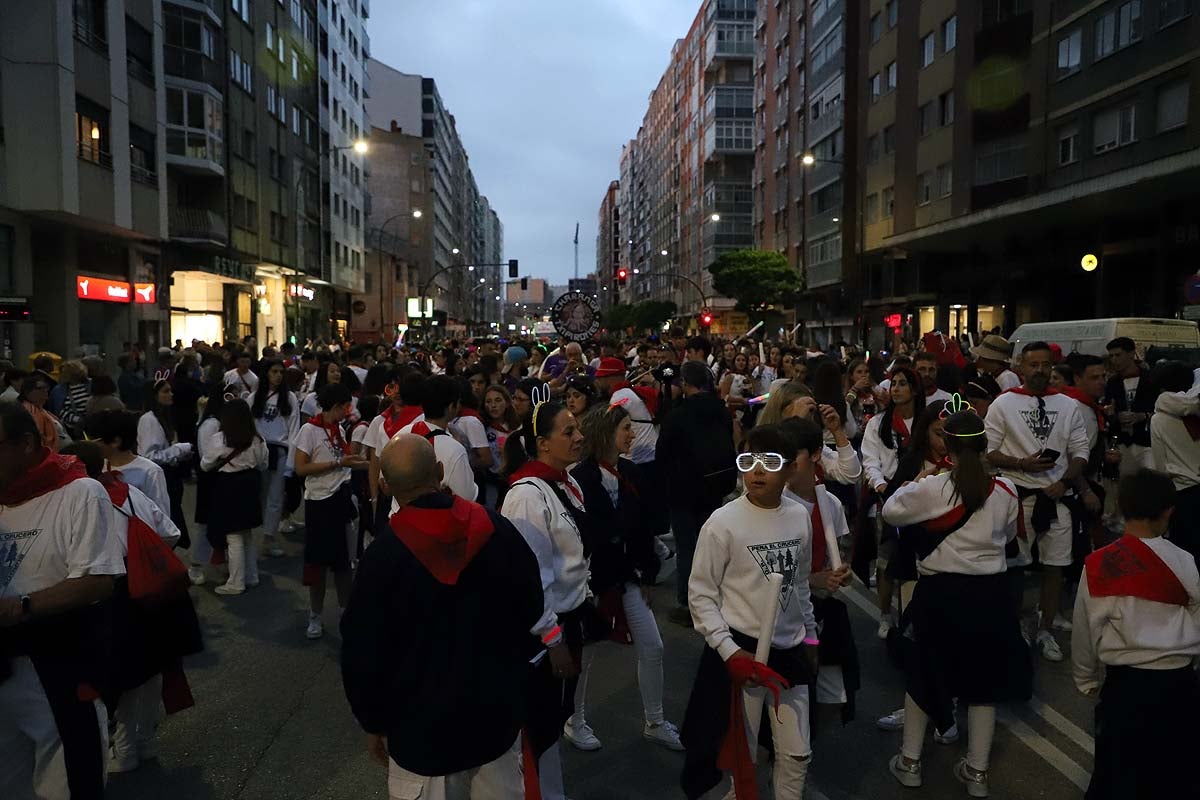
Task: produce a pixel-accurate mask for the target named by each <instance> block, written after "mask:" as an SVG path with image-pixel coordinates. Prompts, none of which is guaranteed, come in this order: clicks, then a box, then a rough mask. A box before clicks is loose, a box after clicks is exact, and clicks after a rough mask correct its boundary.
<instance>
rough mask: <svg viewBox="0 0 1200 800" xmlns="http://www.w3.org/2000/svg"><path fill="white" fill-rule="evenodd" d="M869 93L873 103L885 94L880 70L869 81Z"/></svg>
mask: <svg viewBox="0 0 1200 800" xmlns="http://www.w3.org/2000/svg"><path fill="white" fill-rule="evenodd" d="M867 94H869V95H870V97H871V102H872V103H874V102H875V101H876V100H878V99H879V95H881V94H883V83H882V81H881V79H880V77H879V73H878V72H876V73H875V74H874V75H872V76H871V78H870V80H868V81H867Z"/></svg>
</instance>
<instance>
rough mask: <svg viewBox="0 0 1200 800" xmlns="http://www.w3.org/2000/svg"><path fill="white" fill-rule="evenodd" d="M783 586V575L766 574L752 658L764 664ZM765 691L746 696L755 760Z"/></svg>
mask: <svg viewBox="0 0 1200 800" xmlns="http://www.w3.org/2000/svg"><path fill="white" fill-rule="evenodd" d="M782 588H783V575H781V574H780V573H778V572H772V573H771V574H770V575H768V576H767V589H766V591H764V592H763V595H762V605H761V606H760V607H759V609H758V646H756V647H755V648H754V660H755V661H757V662H758V663H760V664H766V663H767V661H768V659H769V658H770V656H771V640H772V639H774V638H775V623H776V622H778V621H779V592H780V590H781V589H782ZM767 694H768V693H767V692H766V691H762V692H754V693H752V694H750V695H749V696H748V697H746V719H747V720H748V721H749V725H750V731H749V736H748V739H749V741H750V755H751V757H752V758H754V760H755V761H757V750H758V747H757V745H756V744H755V743H756V742H757V741H758V728H759V725H760V724H761V723H762V709H763V702H764V701H765V700H766V698H767Z"/></svg>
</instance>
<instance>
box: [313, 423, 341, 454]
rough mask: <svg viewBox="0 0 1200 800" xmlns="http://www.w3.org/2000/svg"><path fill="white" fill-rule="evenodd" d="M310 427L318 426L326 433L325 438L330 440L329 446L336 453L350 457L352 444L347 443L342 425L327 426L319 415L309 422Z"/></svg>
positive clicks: (331, 424)
mask: <svg viewBox="0 0 1200 800" xmlns="http://www.w3.org/2000/svg"><path fill="white" fill-rule="evenodd" d="M308 424H309V425H316V426H317V427H318V428H320V429H321V430H323V431H325V436H326V437H327V438H328V439H329V446H330V447H332V448H333V452H335V453H339V452H340V453H343V454H344V455H350V443H349V442H347V441H346V437H345V436H343V435H342V426H341V424H340V423H337V422H331V423H328V424H326V422H325V418H324V417H323V416H321V415H320V414H317V415H316V416H314V417H313V418H312V419H310V420H309V421H308Z"/></svg>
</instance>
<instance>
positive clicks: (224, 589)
mask: <svg viewBox="0 0 1200 800" xmlns="http://www.w3.org/2000/svg"><path fill="white" fill-rule="evenodd" d="M213 591H214V592H216V593H217V594H221V595H225V596H226V597H236V596H237V595H239V594H244V593H245V591H246V590H245V589H235V588H234V587H232V586H230V585H229V584H228V583H222V584H221V585H220V586H218V587H217V588H216V589H213Z"/></svg>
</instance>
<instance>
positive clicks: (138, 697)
mask: <svg viewBox="0 0 1200 800" xmlns="http://www.w3.org/2000/svg"><path fill="white" fill-rule="evenodd" d="M113 716H114V718H115V719H116V721H117V727H116V729H115V730H114V731H113V756H114V757H116V758H118V759H119V758H122V757H128V756H137V755H138V754H139V751H141V750H144V749H145V748H146V747H147V746H148V745H149V744H150V741H151V740H152V739H154V731H155V729H156V727H157V726H158V721H159V720H160V719H161V718H162V716H163V710H162V675H155V676H154V677H153V678H151V679H150V680H148V681H146V682H145V683H143V684H142V685H141V686H139V687H137V688H136V689H130V690H129V691H127V692H123V693H122V694H121V702H120V703H119V704H118V705H117V711H116V714H114V715H113Z"/></svg>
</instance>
